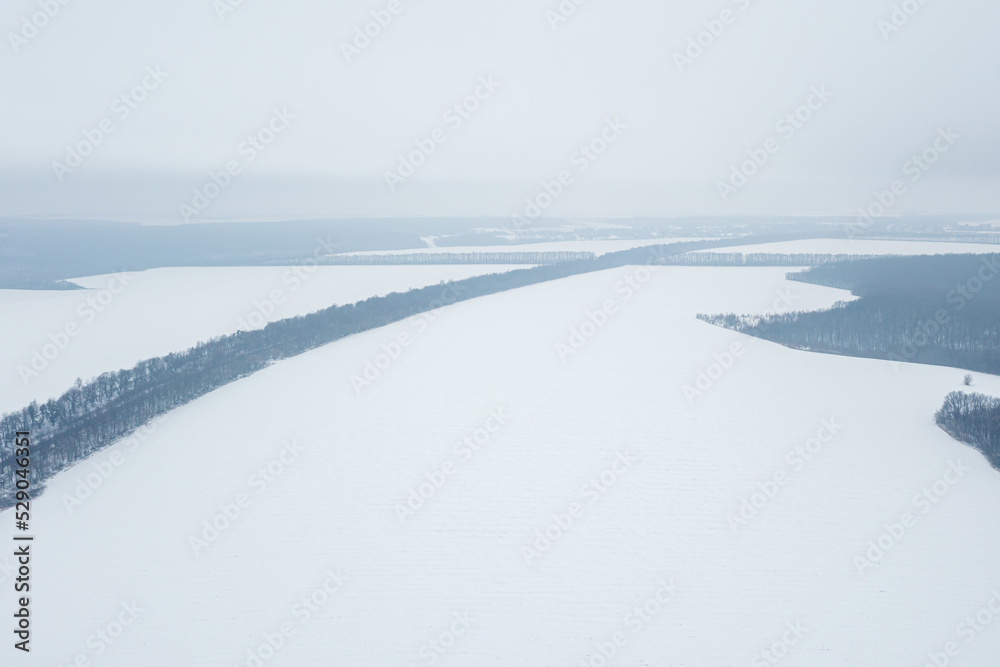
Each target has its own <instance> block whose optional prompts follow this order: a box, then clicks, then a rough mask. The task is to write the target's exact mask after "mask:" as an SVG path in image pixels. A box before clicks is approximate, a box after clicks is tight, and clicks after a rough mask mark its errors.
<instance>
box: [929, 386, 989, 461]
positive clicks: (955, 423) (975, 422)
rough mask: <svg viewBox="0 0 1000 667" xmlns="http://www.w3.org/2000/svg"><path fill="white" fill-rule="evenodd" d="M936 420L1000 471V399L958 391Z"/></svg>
mask: <svg viewBox="0 0 1000 667" xmlns="http://www.w3.org/2000/svg"><path fill="white" fill-rule="evenodd" d="M934 418H935V421H937V424H938V426H940V427H941V428H943V429H944V430H945V431H946V432H947V433H948V434H949V435H950V436H951V437H953V438H955V439H956V440H958V441H959V442H964V443H965V444H967V445H970V446H972V447H975V448H976V449H978V450H979V451H981V452H982V453H983V454H984V455H985V456H986V458H987V459H988V460H989V462H990V463H992V464H993V467H994V468H1000V399H997V398H993V397H992V396H985V395H983V394H976V393H973V394H966V393H963V392H960V391H955V392H952V393H950V394H948V396H947V397H945V399H944V405H942V406H941V409H940V410H938V411H937V414H935V415H934Z"/></svg>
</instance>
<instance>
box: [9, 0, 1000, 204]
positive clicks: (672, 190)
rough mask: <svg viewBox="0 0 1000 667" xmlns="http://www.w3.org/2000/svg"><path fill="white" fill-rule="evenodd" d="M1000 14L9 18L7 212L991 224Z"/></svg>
mask: <svg viewBox="0 0 1000 667" xmlns="http://www.w3.org/2000/svg"><path fill="white" fill-rule="evenodd" d="M577 2H579V0H577ZM998 20H1000V7H998V6H997V5H996V4H995V3H991V2H987V1H986V0H954V1H952V2H950V3H934V2H926V3H925V4H920V3H919V2H917V0H909V1H908V2H900V3H896V4H893V3H892V2H888V1H886V0H877V1H876V2H871V1H870V0H843V1H842V2H838V3H802V2H791V1H786V2H777V1H773V0H772V1H771V2H763V1H761V0H736V1H729V0H724V1H722V0H720V1H717V2H713V3H694V2H686V3H658V2H639V1H636V0H618V1H616V2H608V1H601V0H589V1H585V2H582V3H581V4H579V5H578V4H576V2H573V1H571V0H564V1H563V2H562V4H560V2H558V0H507V1H506V2H502V3H475V2H473V3H470V2H460V1H458V0H438V1H437V2H429V1H422V0H410V1H402V0H399V1H397V0H393V1H392V2H390V1H389V0H378V1H374V2H341V3H326V2H319V1H316V0H314V1H309V0H285V1H284V2H281V3H264V2H260V1H259V0H243V1H242V2H241V3H239V4H237V0H217V1H216V2H212V1H210V0H200V1H197V2H195V1H192V0H173V1H172V2H170V3H135V2H127V1H125V0H91V1H89V2H82V1H77V0H66V2H65V4H63V2H62V1H61V0H35V1H22V0H16V1H11V2H8V3H5V5H4V8H3V9H2V10H0V26H2V28H3V30H4V34H5V42H6V44H5V45H4V46H3V47H2V50H3V54H2V55H0V89H2V90H3V92H4V95H3V97H4V104H3V105H0V122H2V127H3V132H2V135H0V137H2V138H0V216H21V217H33V216H59V217H91V218H93V217H100V218H113V219H129V220H140V221H146V222H161V223H182V222H199V221H205V220H213V219H244V218H249V219H273V218H282V217H323V216H327V217H340V216H417V215H444V216H485V215H490V216H498V215H499V216H509V215H513V214H515V213H523V212H524V211H525V209H526V207H528V206H529V204H528V202H527V201H526V200H529V199H530V200H533V201H535V202H537V201H538V196H539V195H540V194H542V193H548V194H549V198H546V197H542V203H548V205H547V206H545V207H544V208H542V209H541V210H540V211H539V212H540V214H541V215H544V216H552V217H618V216H674V215H701V214H719V213H724V214H733V215H740V214H759V213H765V214H766V213H793V214H803V215H821V214H830V213H838V214H854V213H855V212H856V211H857V209H858V208H859V207H866V206H868V205H869V204H870V203H871V202H873V201H875V200H876V199H877V194H876V193H882V192H890V193H891V192H892V184H893V181H897V180H898V181H900V182H901V183H902V184H903V188H901V189H899V188H897V193H896V194H895V195H893V201H892V203H891V204H890V205H889V206H888V213H889V214H904V213H954V214H961V213H989V212H994V211H996V210H998V209H1000V202H998V198H1000V188H998V187H997V186H998V177H1000V173H998V162H997V160H996V157H995V156H996V155H997V149H998V147H1000V132H998V123H997V114H996V108H997V103H998V101H1000V95H998V79H997V74H996V73H997V72H998V71H1000V42H998V41H997V39H996V29H995V26H996V25H997V21H998ZM366 29H367V31H368V34H367V35H366V34H365V30H366ZM699 42H700V43H699ZM456 105H458V106H457V108H456ZM609 127H610V128H614V129H613V130H612V131H608V129H607V128H609ZM278 128H280V129H278ZM602 135H604V136H602ZM612 135H613V139H612V138H611V137H612ZM945 136H946V137H949V139H947V140H943V139H941V137H945ZM935 142H937V146H936V147H935ZM586 147H589V149H588V152H586V153H585V152H584V151H583V150H582V149H583V148H586ZM84 153H86V154H85V155H84ZM913 156H918V157H919V156H923V157H922V158H921V161H920V162H919V163H918V162H914V161H912V158H913ZM402 159H405V160H406V162H407V163H408V164H401V160H402ZM747 161H750V162H747ZM227 167H229V169H227ZM734 168H736V169H737V173H736V174H734V173H733V170H734ZM389 173H391V174H394V176H387V174H389ZM560 176H562V182H561V183H560ZM720 183H723V184H725V187H723V186H720ZM206 188H207V191H206ZM550 199H551V202H550V201H549V200H550Z"/></svg>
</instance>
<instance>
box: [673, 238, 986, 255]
mask: <svg viewBox="0 0 1000 667" xmlns="http://www.w3.org/2000/svg"><path fill="white" fill-rule="evenodd" d="M692 252H740V253H744V254H746V253H757V252H773V253H787V254H791V253H800V252H803V253H810V252H811V253H820V254H830V255H945V254H950V253H994V252H1000V245H992V244H988V243H947V242H943V241H879V240H869V239H853V240H852V239H846V238H844V239H803V240H799V241H780V242H777V243H760V244H757V245H744V246H734V247H732V248H719V249H716V250H703V251H698V250H695V251H692Z"/></svg>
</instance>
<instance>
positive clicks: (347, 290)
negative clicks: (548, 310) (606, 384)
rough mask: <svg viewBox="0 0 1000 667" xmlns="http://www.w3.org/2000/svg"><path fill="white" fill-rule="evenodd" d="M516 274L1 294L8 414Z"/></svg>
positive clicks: (464, 271) (388, 274)
mask: <svg viewBox="0 0 1000 667" xmlns="http://www.w3.org/2000/svg"><path fill="white" fill-rule="evenodd" d="M510 268H512V267H508V266H497V265H490V266H471V265H468V266H413V267H406V266H322V267H316V266H300V267H291V266H282V267H225V268H167V269H153V270H150V271H140V272H128V273H125V274H117V275H105V276H89V277H86V278H78V279H76V280H74V281H73V282H75V283H77V284H79V285H81V286H83V287H86V288H88V289H87V291H81V290H73V291H44V290H0V340H3V342H4V345H3V346H0V377H2V378H3V381H2V382H0V414H2V413H4V412H10V411H12V410H16V409H19V408H22V407H24V406H25V405H27V404H28V403H30V402H31V401H33V400H38V401H43V400H47V399H49V398H51V397H53V396H58V395H60V394H62V393H63V392H64V391H66V390H67V389H69V388H70V386H71V385H72V384H73V382H74V381H75V380H76V378H78V377H80V378H83V379H84V380H87V379H90V378H91V377H94V376H96V375H99V374H100V373H103V372H105V371H114V370H118V369H121V368H129V367H131V366H132V365H134V364H135V363H136V362H138V361H140V360H142V359H148V358H150V357H155V356H159V355H164V354H169V353H171V352H179V351H182V350H186V349H187V348H189V347H191V346H192V345H195V344H196V343H198V342H200V341H203V340H207V339H209V338H212V337H215V336H221V335H225V334H230V333H234V332H236V331H237V330H239V329H253V328H258V327H260V326H263V325H265V324H266V323H267V322H269V321H274V320H278V319H282V318H286V317H293V316H295V315H304V314H306V313H311V312H314V311H317V310H320V309H322V308H327V307H329V306H332V305H334V304H343V303H353V302H355V301H360V300H362V299H366V298H368V297H371V296H380V295H384V294H388V293H389V292H405V291H406V290H409V289H413V288H415V287H424V286H426V285H433V284H435V283H438V282H440V281H442V280H444V281H448V280H461V279H462V278H468V277H470V276H474V275H480V274H484V273H495V272H499V271H506V270H509V269H510ZM516 268H523V267H516ZM74 332H75V333H74Z"/></svg>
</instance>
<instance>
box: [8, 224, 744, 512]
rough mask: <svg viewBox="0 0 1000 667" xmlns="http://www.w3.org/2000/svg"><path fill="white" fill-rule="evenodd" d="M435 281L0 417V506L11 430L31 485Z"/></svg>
mask: <svg viewBox="0 0 1000 667" xmlns="http://www.w3.org/2000/svg"><path fill="white" fill-rule="evenodd" d="M726 243H727V242H726V241H691V242H683V243H675V244H671V245H665V246H648V247H643V248H636V249H632V250H625V251H621V252H616V253H610V254H608V255H604V256H602V257H598V258H595V259H588V260H580V261H575V262H563V263H560V264H551V265H545V266H537V267H533V268H527V269H518V270H515V271H510V272H507V273H498V274H489V275H483V276H476V277H473V278H467V279H465V280H460V281H456V282H452V283H449V284H448V286H447V292H448V293H449V294H455V293H457V294H458V296H457V297H456V298H451V299H449V301H448V302H450V303H454V302H456V301H465V300H468V299H474V298H476V297H480V296H485V295H489V294H495V293H498V292H503V291H506V290H511V289H516V288H519V287H525V286H527V285H533V284H536V283H541V282H546V281H550V280H556V279H559V278H565V277H568V276H572V275H576V274H581V273H589V272H593V271H601V270H605V269H612V268H616V267H621V266H626V265H630V264H656V263H661V262H665V261H669V258H670V257H672V256H674V255H676V254H678V253H683V252H686V251H688V250H696V249H702V248H713V247H719V246H720V245H725V244H726ZM444 292H445V290H444V289H443V288H442V286H441V285H438V286H432V287H424V288H420V289H414V290H410V291H408V292H405V293H393V294H389V295H387V296H382V297H372V298H370V299H366V300H364V301H360V302H358V303H354V304H349V305H343V306H331V307H330V308H326V309H324V310H320V311H317V312H315V313H310V314H308V315H304V316H300V317H293V318H289V319H285V320H279V321H276V322H271V323H270V324H268V325H267V326H265V327H263V328H262V329H257V330H254V331H240V332H237V333H235V334H232V335H229V336H222V337H219V338H215V339H212V340H209V341H207V342H203V343H200V344H199V345H196V346H195V347H192V348H190V349H189V350H187V351H185V352H178V353H174V354H169V355H167V356H164V357H156V358H153V359H147V360H145V361H142V362H140V363H138V364H137V365H136V366H135V367H133V368H130V369H127V370H120V371H115V372H109V373H103V374H102V375H100V376H98V377H97V378H95V379H93V380H90V381H89V382H86V383H82V382H80V381H77V384H76V386H74V387H73V388H72V389H70V390H69V391H67V392H66V393H65V394H63V395H62V396H60V397H59V398H55V399H51V400H49V401H47V402H45V403H43V404H41V405H38V404H36V403H34V402H33V403H32V404H31V405H29V406H28V407H26V408H24V409H22V410H19V411H17V412H14V413H12V414H9V415H6V416H4V417H3V419H0V510H2V509H6V508H8V507H11V506H12V505H13V498H14V494H15V493H14V473H13V471H14V468H15V458H14V456H13V448H12V445H13V443H14V435H15V433H16V432H17V431H30V432H31V436H32V445H33V447H32V459H31V463H32V469H31V474H32V486H33V487H34V488H36V489H39V490H40V489H42V488H43V486H44V483H45V481H46V480H48V479H50V478H51V477H52V476H53V475H55V474H56V473H58V472H59V471H61V470H64V469H65V468H67V467H69V466H71V465H73V464H74V463H76V462H78V461H81V460H83V459H85V458H87V457H88V456H90V455H91V454H93V453H95V452H97V451H99V450H101V449H102V448H104V447H106V446H108V445H110V444H112V443H114V442H117V441H118V440H120V439H122V438H124V437H126V436H128V435H129V434H131V433H132V432H134V431H135V430H136V429H138V428H139V427H141V426H143V425H144V424H146V423H148V422H149V421H151V420H153V419H154V418H156V417H158V416H160V415H162V414H165V413H166V412H168V411H170V410H172V409H174V408H176V407H179V406H181V405H184V404H186V403H188V402H190V401H192V400H194V399H196V398H198V397H200V396H204V395H205V394H207V393H209V392H211V391H213V390H215V389H217V388H219V387H222V386H224V385H226V384H228V383H230V382H233V381H234V380H238V379H240V378H244V377H247V376H249V375H251V374H253V373H255V372H257V371H259V370H261V369H262V368H265V367H267V366H268V365H270V364H272V363H274V362H276V361H278V360H281V359H287V358H289V357H293V356H296V355H299V354H302V353H304V352H307V351H309V350H312V349H314V348H317V347H320V346H321V345H325V344H327V343H330V342H333V341H336V340H339V339H341V338H344V337H345V336H350V335H352V334H356V333H360V332H362V331H367V330H370V329H374V328H377V327H381V326H385V325H387V324H391V323H393V322H398V321H401V320H404V319H406V318H409V317H412V316H414V315H418V314H420V313H424V312H428V311H432V310H436V309H437V308H440V307H441V306H443V305H445V303H448V302H444V301H443V300H442V294H443V293H444Z"/></svg>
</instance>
